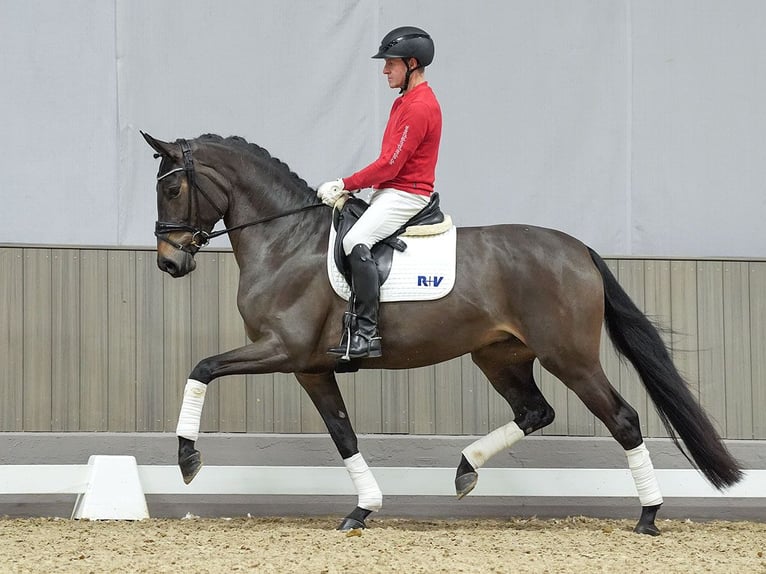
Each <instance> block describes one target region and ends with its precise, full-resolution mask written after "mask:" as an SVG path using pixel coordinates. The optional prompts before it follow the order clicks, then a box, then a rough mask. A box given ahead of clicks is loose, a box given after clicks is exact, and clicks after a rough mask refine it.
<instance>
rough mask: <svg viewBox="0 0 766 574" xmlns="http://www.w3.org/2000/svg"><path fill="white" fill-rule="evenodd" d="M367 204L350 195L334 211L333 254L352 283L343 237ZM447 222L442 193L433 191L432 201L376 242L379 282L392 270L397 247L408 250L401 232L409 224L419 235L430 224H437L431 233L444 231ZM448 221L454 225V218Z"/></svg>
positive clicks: (365, 209) (383, 280)
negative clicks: (440, 205)
mask: <svg viewBox="0 0 766 574" xmlns="http://www.w3.org/2000/svg"><path fill="white" fill-rule="evenodd" d="M368 207H370V205H369V204H368V203H367V202H366V201H363V200H361V199H359V198H358V197H354V196H350V197H348V199H347V200H346V202H345V203H344V205H343V207H341V208H340V209H336V210H335V211H334V212H333V227H334V228H335V232H336V236H335V245H334V246H333V256H334V258H335V264H336V265H337V267H338V269H339V270H340V271H341V273H343V277H344V278H345V279H346V282H347V283H348V284H349V285H351V268H350V267H349V265H348V261H347V260H346V254H345V253H344V252H343V238H344V237H345V236H346V234H347V233H348V232H349V230H350V229H351V227H353V225H354V224H355V223H356V222H357V221H358V220H359V218H360V217H361V216H362V214H363V213H364V212H365V211H367V208H368ZM445 222H446V220H445V216H444V213H442V210H441V208H440V207H439V194H438V193H435V192H434V193H432V194H431V201H430V202H429V203H428V205H426V206H425V207H424V208H423V209H421V210H420V211H419V212H418V213H416V214H415V215H414V216H413V217H412V218H410V219H409V221H407V223H405V224H404V225H403V226H401V227H400V228H399V229H397V230H396V231H395V232H394V233H392V234H391V235H389V236H388V237H386V238H385V239H383V240H382V241H379V242H378V243H376V244H375V245H373V247H372V249H371V252H372V256H373V257H374V258H375V263H376V264H377V266H378V279H379V284H380V285H383V283H385V282H386V279H388V276H389V274H390V273H391V263H392V262H393V259H394V250H397V251H405V250H406V249H407V244H406V243H405V242H404V241H403V240H402V239H400V236H401V235H406V233H407V231H408V229H410V228H417V232H416V234H417V235H426V234H427V233H428V231H427V230H428V229H429V226H434V227H435V228H438V229H433V231H432V233H434V234H436V233H440V232H442V231H443V229H442V227H441V224H444V223H445ZM449 223H450V225H451V221H450V222H449Z"/></svg>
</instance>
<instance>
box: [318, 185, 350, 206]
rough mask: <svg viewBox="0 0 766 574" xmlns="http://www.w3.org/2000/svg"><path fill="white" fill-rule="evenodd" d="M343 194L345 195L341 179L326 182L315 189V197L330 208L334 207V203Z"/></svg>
mask: <svg viewBox="0 0 766 574" xmlns="http://www.w3.org/2000/svg"><path fill="white" fill-rule="evenodd" d="M344 193H346V190H345V189H344V188H343V180H342V179H336V180H335V181H328V182H326V183H323V184H322V185H320V186H319V187H318V188H317V197H318V198H319V199H321V200H322V202H324V203H326V204H327V205H329V206H330V207H334V206H335V202H336V201H338V200H339V199H340V197H341V196H342V195H343V194H344Z"/></svg>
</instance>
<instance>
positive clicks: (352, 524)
mask: <svg viewBox="0 0 766 574" xmlns="http://www.w3.org/2000/svg"><path fill="white" fill-rule="evenodd" d="M360 528H361V529H364V528H367V525H366V524H365V523H364V522H363V521H360V520H357V519H356V518H350V517H348V516H347V517H346V518H344V519H343V522H341V523H340V526H338V528H336V530H340V531H341V532H348V531H349V530H357V529H360Z"/></svg>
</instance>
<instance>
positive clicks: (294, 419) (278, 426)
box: [274, 373, 313, 433]
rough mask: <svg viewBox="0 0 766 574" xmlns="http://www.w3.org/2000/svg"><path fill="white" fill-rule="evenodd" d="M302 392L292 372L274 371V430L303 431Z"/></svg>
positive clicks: (283, 431)
mask: <svg viewBox="0 0 766 574" xmlns="http://www.w3.org/2000/svg"><path fill="white" fill-rule="evenodd" d="M302 394H305V393H304V392H303V389H302V388H301V386H300V385H299V384H298V381H297V380H296V379H295V376H294V375H293V374H292V373H274V432H278V433H299V432H301V395H302ZM312 408H313V407H312Z"/></svg>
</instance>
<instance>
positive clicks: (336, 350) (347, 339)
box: [327, 311, 356, 361]
mask: <svg viewBox="0 0 766 574" xmlns="http://www.w3.org/2000/svg"><path fill="white" fill-rule="evenodd" d="M355 321H356V313H352V312H351V311H345V312H344V313H343V333H342V334H341V336H340V341H339V342H338V346H337V347H330V348H329V349H327V354H328V355H336V356H340V357H341V359H340V360H344V359H343V357H347V356H348V353H349V349H350V348H351V335H352V333H351V330H352V328H353V326H354V325H355ZM345 360H347V361H348V360H350V359H345Z"/></svg>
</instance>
